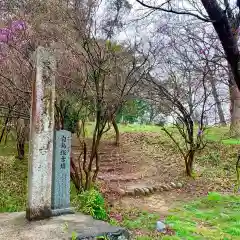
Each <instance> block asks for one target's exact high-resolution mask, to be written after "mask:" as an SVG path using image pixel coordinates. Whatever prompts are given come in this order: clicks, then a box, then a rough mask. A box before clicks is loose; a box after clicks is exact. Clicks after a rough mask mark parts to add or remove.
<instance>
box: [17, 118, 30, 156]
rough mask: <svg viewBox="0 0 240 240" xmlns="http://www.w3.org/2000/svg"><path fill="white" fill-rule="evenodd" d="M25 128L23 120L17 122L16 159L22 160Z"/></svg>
mask: <svg viewBox="0 0 240 240" xmlns="http://www.w3.org/2000/svg"><path fill="white" fill-rule="evenodd" d="M27 128H28V127H27V126H26V125H25V124H24V120H23V119H18V121H17V158H18V159H20V160H22V159H23V158H24V155H25V151H24V146H25V140H26V132H27Z"/></svg>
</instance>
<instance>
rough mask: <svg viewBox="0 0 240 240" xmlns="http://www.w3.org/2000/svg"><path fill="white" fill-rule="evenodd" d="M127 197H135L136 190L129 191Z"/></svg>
mask: <svg viewBox="0 0 240 240" xmlns="http://www.w3.org/2000/svg"><path fill="white" fill-rule="evenodd" d="M126 195H127V196H134V190H127V191H126Z"/></svg>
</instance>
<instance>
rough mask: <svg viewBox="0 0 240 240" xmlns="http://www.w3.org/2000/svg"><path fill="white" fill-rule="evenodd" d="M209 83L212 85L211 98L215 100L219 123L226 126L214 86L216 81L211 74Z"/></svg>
mask: <svg viewBox="0 0 240 240" xmlns="http://www.w3.org/2000/svg"><path fill="white" fill-rule="evenodd" d="M210 83H211V86H212V95H213V98H214V100H215V102H216V106H217V112H218V116H219V120H220V124H221V125H222V126H226V125H227V124H226V120H225V117H224V113H223V109H222V104H221V101H220V99H219V95H218V92H217V88H216V81H215V79H214V78H213V77H212V76H211V77H210Z"/></svg>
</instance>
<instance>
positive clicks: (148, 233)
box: [113, 192, 240, 240]
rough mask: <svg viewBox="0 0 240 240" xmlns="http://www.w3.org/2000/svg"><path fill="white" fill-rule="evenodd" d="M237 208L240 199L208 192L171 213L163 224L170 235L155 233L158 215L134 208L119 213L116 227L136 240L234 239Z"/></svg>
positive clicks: (239, 225) (239, 231)
mask: <svg viewBox="0 0 240 240" xmlns="http://www.w3.org/2000/svg"><path fill="white" fill-rule="evenodd" d="M239 209H240V196H234V195H221V194H219V193H215V192H212V193H209V194H208V196H207V197H204V198H201V199H199V200H197V201H193V202H191V203H188V204H186V205H183V206H181V207H179V208H177V209H173V210H172V211H171V215H169V216H168V217H167V218H166V219H165V223H166V224H167V225H168V226H169V228H170V229H172V230H173V231H174V232H175V235H174V236H167V235H166V236H164V235H162V234H160V233H157V232H156V231H155V228H156V222H157V221H158V220H159V218H160V216H159V215H157V214H150V213H147V212H141V211H138V210H136V209H133V210H131V211H128V212H125V213H123V218H122V221H120V223H119V222H118V224H119V225H120V226H123V227H126V228H128V229H129V230H130V231H132V232H133V233H134V235H135V236H134V239H136V240H148V239H153V240H154V239H156V240H157V239H162V240H237V239H240V214H239ZM113 223H114V224H116V222H115V221H113ZM139 233H140V235H139Z"/></svg>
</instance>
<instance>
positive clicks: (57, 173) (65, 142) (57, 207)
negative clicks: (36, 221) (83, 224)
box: [52, 130, 72, 215]
mask: <svg viewBox="0 0 240 240" xmlns="http://www.w3.org/2000/svg"><path fill="white" fill-rule="evenodd" d="M70 152H71V132H69V131H66V130H60V131H55V140H54V160H53V179H52V182H53V184H52V210H53V211H52V212H53V213H56V214H54V215H60V214H63V213H70V212H72V211H71V209H70Z"/></svg>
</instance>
